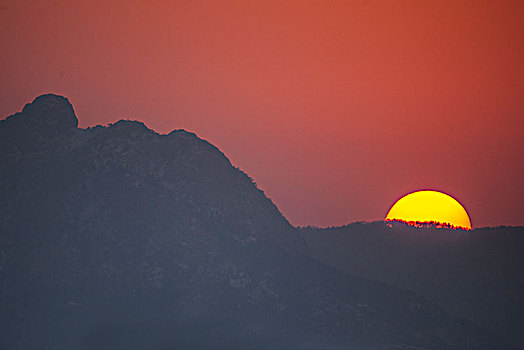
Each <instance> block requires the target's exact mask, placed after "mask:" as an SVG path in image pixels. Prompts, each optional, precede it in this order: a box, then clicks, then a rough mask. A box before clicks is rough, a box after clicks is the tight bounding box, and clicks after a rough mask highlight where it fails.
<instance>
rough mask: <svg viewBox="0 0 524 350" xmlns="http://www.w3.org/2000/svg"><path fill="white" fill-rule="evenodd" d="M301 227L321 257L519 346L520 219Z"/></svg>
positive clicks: (522, 322) (522, 290) (523, 278)
mask: <svg viewBox="0 0 524 350" xmlns="http://www.w3.org/2000/svg"><path fill="white" fill-rule="evenodd" d="M300 232H301V233H302V234H303V235H304V237H305V238H306V240H307V242H308V244H309V246H310V248H311V251H312V254H313V255H314V256H316V257H317V258H319V259H320V260H321V261H323V262H326V263H328V264H330V265H332V266H336V267H337V268H339V269H341V270H342V271H345V272H348V273H351V274H358V275H364V276H366V277H368V278H371V279H374V280H378V281H383V282H386V283H390V284H395V285H397V286H399V287H401V288H405V289H410V290H413V291H416V292H417V293H418V294H419V295H422V296H424V297H425V298H427V299H429V300H432V301H434V302H436V303H438V304H439V305H441V306H443V307H445V308H446V310H447V311H448V312H449V313H450V314H454V315H460V316H462V317H465V318H467V319H469V320H471V321H473V322H475V323H477V324H479V325H481V326H483V327H484V328H486V329H490V330H491V331H493V332H495V333H498V334H500V335H501V336H503V337H504V338H505V339H506V340H508V341H509V342H511V343H513V344H515V345H516V346H518V348H520V349H524V332H523V330H524V273H523V271H524V227H495V228H481V229H475V230H472V231H463V230H445V229H435V228H415V227H411V226H407V225H405V224H402V223H390V224H387V223H383V222H376V223H356V224H351V225H348V226H345V227H339V228H331V229H311V228H305V229H301V230H300Z"/></svg>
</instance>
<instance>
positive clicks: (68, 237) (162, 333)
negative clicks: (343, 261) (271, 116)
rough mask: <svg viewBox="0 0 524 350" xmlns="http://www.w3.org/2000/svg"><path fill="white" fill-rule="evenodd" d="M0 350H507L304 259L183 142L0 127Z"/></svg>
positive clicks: (293, 241) (293, 234)
mask: <svg viewBox="0 0 524 350" xmlns="http://www.w3.org/2000/svg"><path fill="white" fill-rule="evenodd" d="M0 161H1V164H2V169H1V172H0V198H1V199H2V200H1V201H0V215H1V217H0V259H1V260H0V308H1V310H2V312H1V313H0V349H9V350H11V349H58V350H60V349H68V350H70V349H112V350H115V349H126V350H133V349H159V350H167V349H340V348H343V349H348V348H349V349H352V348H354V349H415V348H418V349H493V348H495V347H496V348H498V349H506V348H508V349H509V348H510V347H509V346H506V345H504V344H503V342H501V340H500V339H499V338H497V337H496V336H493V335H491V334H489V333H486V332H484V330H482V329H481V328H478V327H477V326H475V325H473V324H472V323H471V322H468V321H465V320H463V319H460V318H456V317H450V316H449V315H447V314H446V313H445V312H443V310H442V309H441V308H439V307H437V306H435V305H434V304H433V303H428V302H426V301H425V300H424V299H422V298H420V297H417V296H416V295H415V294H414V293H412V292H408V291H405V290H403V289H399V288H396V287H394V286H389V285H386V284H384V283H379V282H371V281H369V280H368V279H366V278H363V277H352V276H349V275H347V274H345V273H342V272H339V271H337V270H336V269H334V268H332V267H329V266H327V265H325V264H323V263H319V262H317V261H316V260H314V259H312V258H311V257H309V255H308V249H307V245H306V242H305V241H304V239H303V237H302V235H301V232H299V231H297V230H295V229H294V228H293V227H291V226H290V225H289V223H288V222H287V220H286V219H285V218H284V217H283V216H282V215H281V214H280V212H279V211H278V209H277V208H276V207H275V205H273V203H272V202H271V201H270V200H269V199H268V198H267V197H266V196H265V195H264V194H263V192H261V191H260V190H258V189H257V188H256V186H255V185H254V183H253V182H252V181H251V179H250V178H249V177H248V176H246V175H245V174H244V173H242V172H241V171H240V170H238V169H236V168H234V167H233V166H232V165H231V164H230V162H229V160H228V159H227V158H226V157H225V156H224V154H222V153H221V152H220V151H219V150H218V149H217V148H216V147H214V146H212V145H210V144H209V143H208V142H206V141H204V140H201V139H199V138H198V137H196V136H195V135H194V134H191V133H188V132H186V131H183V130H179V131H174V132H172V133H170V134H169V135H159V134H157V133H155V132H154V131H152V130H149V129H148V128H146V127H145V126H144V125H143V124H142V123H139V122H131V121H120V122H117V123H115V124H113V125H111V126H109V127H101V126H100V127H95V128H90V129H87V130H84V129H79V128H77V119H76V117H75V115H74V112H73V108H72V107H71V105H70V104H69V102H68V101H67V100H66V99H65V98H63V97H60V96H55V95H44V96H41V97H39V98H37V99H36V100H35V101H34V102H33V103H32V104H29V105H27V106H26V107H25V108H24V110H23V112H21V113H18V114H16V115H14V116H11V117H9V118H7V119H6V120H4V121H2V122H0Z"/></svg>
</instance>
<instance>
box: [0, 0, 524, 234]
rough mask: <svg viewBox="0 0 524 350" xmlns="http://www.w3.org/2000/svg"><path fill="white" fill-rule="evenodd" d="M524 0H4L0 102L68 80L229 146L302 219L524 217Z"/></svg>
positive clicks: (77, 97)
mask: <svg viewBox="0 0 524 350" xmlns="http://www.w3.org/2000/svg"><path fill="white" fill-rule="evenodd" d="M523 23H524V1H520V0H518V1H494V0H493V1H481V0H475V1H399V0H395V1H305V0H301V1H267V0H266V1H247V0H241V1H215V0H211V1H196V0H191V1H151V3H150V2H148V1H131V0H126V1H97V0H90V1H70V0H67V1H65V0H57V1H45V0H38V1H14V0H0V48H1V52H0V118H2V119H3V118H4V117H6V116H8V115H10V114H13V113H15V112H17V111H20V110H21V109H22V107H23V105H24V104H25V103H27V102H30V101H31V100H32V99H33V98H34V97H36V96H37V95H40V94H42V93H47V92H53V93H57V94H61V95H64V96H66V97H68V98H69V100H70V101H71V103H73V105H74V108H75V111H76V113H77V116H78V118H79V121H80V126H81V127H88V126H93V125H96V124H107V123H111V122H115V121H117V120H118V119H121V118H129V119H137V120H142V121H144V122H145V123H146V125H147V126H148V127H150V128H152V129H155V130H156V131H158V132H161V133H167V132H169V131H171V130H173V129H179V128H184V129H186V130H189V131H193V132H196V133H197V135H199V136H200V137H202V138H205V139H207V140H209V141H210V142H212V143H213V144H215V145H216V146H218V147H219V148H220V149H221V150H222V151H224V152H225V153H226V155H227V156H228V157H229V158H230V159H231V161H232V163H233V164H235V165H236V166H239V167H240V168H241V169H242V170H244V171H245V172H247V173H248V174H249V175H250V176H251V177H252V178H254V180H255V181H256V182H257V184H258V186H259V187H260V188H261V189H262V190H264V191H265V193H266V194H267V195H268V196H269V197H270V198H271V199H272V200H273V201H274V202H275V203H276V204H277V206H278V207H279V208H280V210H281V211H282V212H283V214H284V215H285V216H286V217H287V218H288V219H289V220H290V221H291V223H293V224H295V225H317V226H331V225H341V224H345V223H348V222H353V221H361V220H366V221H370V220H381V219H383V218H384V216H385V215H386V213H387V211H388V209H389V207H390V206H391V205H392V204H393V203H394V202H395V200H396V199H398V198H399V197H401V196H402V195H404V194H406V193H408V192H411V191H414V190H418V189H436V190H440V191H444V192H446V193H448V194H451V195H452V196H454V197H455V198H456V199H457V200H459V202H461V203H462V204H463V205H464V206H465V207H466V209H467V210H468V212H469V214H470V216H471V220H472V224H473V226H475V227H479V226H488V225H489V226H492V225H501V224H504V225H524V184H523V182H524V161H523V159H524V136H523V135H524V64H523V62H524V24H523Z"/></svg>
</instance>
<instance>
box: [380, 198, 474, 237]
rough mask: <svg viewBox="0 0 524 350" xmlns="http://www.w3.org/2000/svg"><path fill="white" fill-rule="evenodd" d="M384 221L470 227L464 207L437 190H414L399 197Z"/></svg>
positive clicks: (468, 228)
mask: <svg viewBox="0 0 524 350" xmlns="http://www.w3.org/2000/svg"><path fill="white" fill-rule="evenodd" d="M385 220H386V221H390V220H398V221H404V222H407V223H408V224H411V225H414V226H423V225H425V224H428V223H433V224H436V225H437V226H438V225H441V226H450V227H455V228H463V229H466V230H470V229H471V221H470V219H469V215H468V213H467V212H466V209H464V207H463V206H462V205H461V204H460V203H459V202H458V201H457V200H456V199H455V198H453V197H451V196H449V195H447V194H445V193H442V192H438V191H430V190H424V191H416V192H412V193H409V194H407V195H405V196H404V197H402V198H400V199H399V200H398V201H397V202H396V203H395V204H394V205H393V206H392V207H391V209H390V210H389V212H388V214H387V215H386V219H385Z"/></svg>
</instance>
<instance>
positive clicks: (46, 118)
mask: <svg viewBox="0 0 524 350" xmlns="http://www.w3.org/2000/svg"><path fill="white" fill-rule="evenodd" d="M77 126H78V119H77V118H76V115H75V112H74V110H73V106H72V105H71V103H69V100H68V99H67V98H65V97H62V96H58V95H53V94H46V95H42V96H39V97H37V98H35V99H34V101H33V102H31V103H28V104H26V105H25V107H24V109H23V110H22V112H20V113H16V114H14V115H12V116H9V117H7V118H6V119H5V120H2V121H0V135H2V138H3V139H4V141H6V142H7V141H9V143H12V142H16V139H17V138H20V137H22V138H24V136H26V137H31V138H33V137H35V136H36V135H38V134H39V135H42V136H43V135H53V134H56V133H59V132H62V131H65V130H68V129H72V128H76V127H77ZM7 139H10V140H7Z"/></svg>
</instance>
